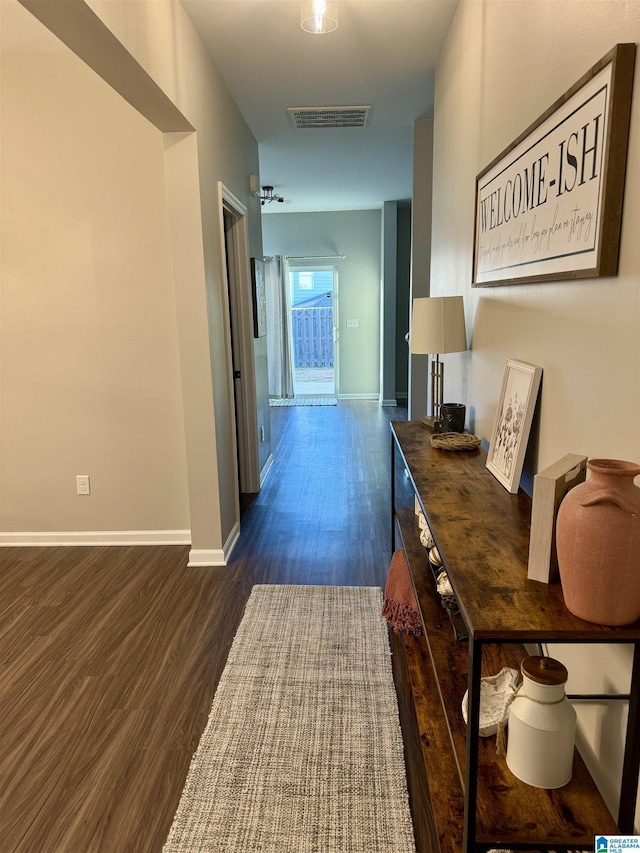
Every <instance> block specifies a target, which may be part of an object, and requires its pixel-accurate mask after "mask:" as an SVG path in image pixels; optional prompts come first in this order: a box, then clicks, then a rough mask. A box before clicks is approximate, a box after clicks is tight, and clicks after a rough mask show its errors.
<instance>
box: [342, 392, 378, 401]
mask: <svg viewBox="0 0 640 853" xmlns="http://www.w3.org/2000/svg"><path fill="white" fill-rule="evenodd" d="M379 399H380V394H379V393H378V391H372V392H371V393H370V394H338V400H376V401H377V400H379Z"/></svg>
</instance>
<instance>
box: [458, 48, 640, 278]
mask: <svg viewBox="0 0 640 853" xmlns="http://www.w3.org/2000/svg"><path fill="white" fill-rule="evenodd" d="M635 54H636V46H635V44H618V45H616V46H615V47H614V48H613V50H611V51H610V52H609V53H607V54H606V56H604V57H603V58H602V59H601V60H600V61H599V62H597V63H596V64H595V65H594V66H593V68H591V69H590V70H589V71H588V72H587V73H586V74H585V75H584V76H583V77H581V79H580V80H578V82H577V83H575V85H574V86H572V87H571V88H570V89H569V91H568V92H566V93H565V94H564V95H563V96H562V97H560V98H559V99H558V100H557V101H556V102H555V103H554V104H553V105H552V106H551V107H549V109H548V110H546V112H544V113H543V114H542V115H541V116H540V117H539V118H538V119H537V120H536V121H535V122H534V123H533V124H532V125H531V126H530V127H528V128H527V130H525V131H524V133H522V134H521V135H520V136H519V137H518V138H517V139H516V140H515V141H514V142H513V143H512V144H511V145H510V146H509V147H508V148H506V149H505V150H504V151H503V152H502V153H501V154H499V155H498V156H497V157H496V158H495V159H494V160H493V161H492V162H491V163H490V164H489V165H488V166H487V167H486V169H484V170H483V171H482V172H481V173H480V174H479V175H478V177H477V178H476V202H475V233H474V247H473V280H472V285H473V287H486V286H489V285H499V284H523V283H526V282H533V281H557V280H560V279H572V278H589V277H595V276H612V275H617V272H618V255H619V248H620V230H621V225H622V206H623V198H624V181H625V171H626V162H627V148H628V142H629V124H630V115H631V99H632V90H633V73H634V65H635Z"/></svg>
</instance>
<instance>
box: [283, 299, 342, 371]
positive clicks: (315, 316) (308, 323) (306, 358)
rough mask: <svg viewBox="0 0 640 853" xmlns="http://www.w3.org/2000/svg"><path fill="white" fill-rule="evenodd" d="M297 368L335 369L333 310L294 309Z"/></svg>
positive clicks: (293, 322) (294, 348)
mask: <svg viewBox="0 0 640 853" xmlns="http://www.w3.org/2000/svg"><path fill="white" fill-rule="evenodd" d="M291 316H292V326H293V363H294V365H295V367H333V308H294V309H293V310H292V312H291Z"/></svg>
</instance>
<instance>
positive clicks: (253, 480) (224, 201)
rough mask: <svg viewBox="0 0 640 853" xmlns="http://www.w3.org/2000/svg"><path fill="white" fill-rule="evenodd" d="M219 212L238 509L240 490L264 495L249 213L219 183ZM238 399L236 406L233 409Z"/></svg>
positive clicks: (228, 378) (221, 183)
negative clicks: (228, 220) (237, 375)
mask: <svg viewBox="0 0 640 853" xmlns="http://www.w3.org/2000/svg"><path fill="white" fill-rule="evenodd" d="M218 207H219V213H220V249H221V251H220V257H221V263H222V276H223V281H224V287H222V288H221V290H222V299H223V308H224V311H225V315H226V321H225V337H226V341H225V345H226V350H227V381H228V386H229V399H230V401H231V406H230V409H231V412H230V416H231V419H232V437H233V443H234V455H235V456H236V458H237V469H238V470H237V472H236V473H237V476H236V483H235V488H236V499H237V506H238V507H239V494H238V489H239V491H242V492H243V493H256V492H259V491H260V457H259V451H258V414H257V412H258V407H257V399H256V377H255V362H254V352H253V305H252V300H251V271H250V264H249V238H248V229H247V208H246V207H245V205H244V204H243V203H242V202H241V201H240V200H239V199H238V198H237V197H236V196H235V195H234V194H233V193H232V192H231V191H230V190H229V189H228V187H226V186H225V185H224V184H223V182H222V181H218ZM225 213H227V214H228V215H229V216H230V217H231V219H232V225H231V228H230V229H229V231H228V232H227V231H225V223H224V218H225ZM227 256H228V261H227ZM227 282H228V286H227ZM232 325H233V332H232V328H231V326H232ZM232 334H233V340H232ZM234 349H235V353H236V357H237V362H238V369H239V370H240V378H239V379H237V378H235V377H234V375H233V350H234ZM234 395H235V405H233V400H234ZM236 435H237V439H236Z"/></svg>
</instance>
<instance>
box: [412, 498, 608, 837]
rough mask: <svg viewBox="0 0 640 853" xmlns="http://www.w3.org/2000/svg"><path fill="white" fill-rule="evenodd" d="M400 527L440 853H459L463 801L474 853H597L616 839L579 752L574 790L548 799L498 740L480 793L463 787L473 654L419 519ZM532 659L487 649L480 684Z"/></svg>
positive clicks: (484, 742)
mask: <svg viewBox="0 0 640 853" xmlns="http://www.w3.org/2000/svg"><path fill="white" fill-rule="evenodd" d="M396 519H397V525H398V531H399V533H400V537H401V542H402V546H403V547H404V549H405V553H406V555H407V562H408V563H409V567H410V571H411V576H412V580H413V584H414V588H415V591H416V598H417V601H418V602H419V607H420V610H421V618H422V622H423V625H424V628H425V634H424V635H423V636H422V637H419V638H416V637H413V636H407V637H405V649H406V654H407V662H408V668H409V673H410V678H411V687H412V695H413V702H414V710H415V715H416V720H417V724H418V730H419V734H420V740H421V744H422V753H423V759H424V763H425V768H426V773H427V780H428V785H429V795H430V798H431V803H432V808H433V813H434V819H435V823H436V828H437V832H438V837H439V840H440V851H441V853H460V851H461V850H462V849H463V846H464V844H463V825H464V809H465V793H466V796H467V797H472V798H474V799H475V815H476V819H475V838H474V842H473V844H472V845H468V847H469V849H472V848H484V849H491V848H505V849H513V848H519V849H521V850H545V849H552V850H559V851H560V850H579V849H593V844H594V836H595V835H596V834H598V835H615V834H617V833H618V828H617V826H616V823H615V821H614V819H613V818H612V816H611V813H610V812H609V810H608V808H607V806H606V804H605V803H604V801H603V799H602V796H601V795H600V792H599V791H598V789H597V787H596V786H595V783H594V782H593V780H592V778H591V776H590V774H589V772H588V770H587V768H586V766H585V764H584V762H583V760H582V758H581V757H580V755H579V753H578V752H577V751H576V753H575V757H574V769H573V777H572V780H571V782H570V783H569V784H568V785H565V786H564V787H563V788H559V789H557V790H546V789H541V788H534V787H532V786H530V785H526V784H525V783H524V782H521V781H520V780H518V779H517V778H516V777H515V776H514V775H513V774H512V773H511V771H510V770H509V769H508V767H507V765H506V761H505V756H504V755H498V754H497V752H496V740H495V738H494V737H491V738H479V744H478V750H479V752H478V774H477V779H476V780H475V784H473V783H472V781H471V780H467V774H466V739H467V729H466V725H465V723H464V720H463V718H462V712H461V701H462V697H463V695H464V691H465V690H466V686H467V679H468V672H469V644H468V643H467V642H466V641H456V640H455V638H454V636H453V631H452V626H451V623H450V621H449V619H448V616H447V614H446V612H445V610H444V608H443V607H442V606H441V604H440V601H439V597H438V595H437V592H436V591H435V589H434V586H433V576H432V574H431V570H430V568H429V565H428V560H427V558H426V553H425V549H424V548H423V546H422V545H421V543H420V541H419V531H418V526H417V524H416V519H415V514H414V511H413V510H412V509H397V510H396ZM526 655H527V652H526V651H525V649H524V646H522V645H520V644H518V643H515V642H509V643H497V642H496V643H486V644H483V651H482V674H483V675H491V674H495V673H497V672H498V671H499V670H500V669H501V668H502V667H503V666H512V667H514V668H519V665H520V662H521V661H522V659H523V658H524V657H526ZM473 805H474V804H473V802H472V803H471V806H470V807H472V808H473Z"/></svg>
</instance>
